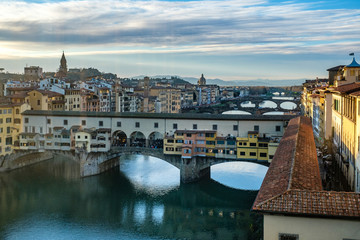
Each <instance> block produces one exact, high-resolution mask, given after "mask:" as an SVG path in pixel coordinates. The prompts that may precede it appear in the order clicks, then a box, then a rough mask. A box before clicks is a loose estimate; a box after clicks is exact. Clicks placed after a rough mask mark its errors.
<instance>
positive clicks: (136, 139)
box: [130, 131, 146, 147]
mask: <svg viewBox="0 0 360 240" xmlns="http://www.w3.org/2000/svg"><path fill="white" fill-rule="evenodd" d="M130 147H146V137H145V135H144V134H143V133H142V132H139V131H136V132H133V133H131V134H130Z"/></svg>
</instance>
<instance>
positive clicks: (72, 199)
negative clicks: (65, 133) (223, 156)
mask: <svg viewBox="0 0 360 240" xmlns="http://www.w3.org/2000/svg"><path fill="white" fill-rule="evenodd" d="M120 169H121V170H120ZM120 169H119V168H118V169H114V170H111V171H109V172H106V173H103V174H101V175H98V176H94V177H88V178H83V179H81V178H79V169H78V166H77V163H75V162H73V161H71V160H67V159H63V158H59V157H58V158H56V159H53V160H49V161H46V162H42V163H40V164H37V165H33V166H30V167H26V168H23V169H20V170H16V171H13V172H10V173H2V174H0V239H125V240H126V239H132V240H134V239H222V240H223V239H259V238H260V237H261V236H262V217H261V216H258V215H256V214H254V213H251V212H250V208H251V206H252V203H253V201H254V199H255V197H256V194H257V191H249V190H239V188H240V189H258V188H259V187H260V185H261V181H262V179H263V177H264V175H265V173H266V170H267V168H266V167H263V166H260V165H256V164H251V163H227V164H220V165H216V166H213V167H212V170H211V175H212V178H213V179H210V180H203V181H200V182H198V183H193V184H180V181H179V179H180V176H179V170H177V169H176V168H175V167H173V166H171V165H169V164H168V163H166V162H164V161H162V160H160V159H157V158H152V157H146V156H139V155H132V156H124V157H122V158H121V165H120ZM226 185H227V186H226ZM229 186H231V187H229ZM236 188H238V189H236Z"/></svg>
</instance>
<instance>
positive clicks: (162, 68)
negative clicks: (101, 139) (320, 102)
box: [0, 0, 360, 80]
mask: <svg viewBox="0 0 360 240" xmlns="http://www.w3.org/2000/svg"><path fill="white" fill-rule="evenodd" d="M0 4H1V5H0V6H1V9H0V12H1V14H0V68H1V67H3V68H5V71H9V72H19V73H21V72H23V69H24V66H26V65H32V66H33V65H35V66H41V67H43V69H44V71H56V70H57V68H58V67H59V61H60V57H61V54H62V51H65V55H66V58H67V62H68V67H69V68H80V67H95V68H98V69H99V70H100V71H104V72H113V73H116V74H118V75H119V76H121V77H131V76H136V75H150V76H151V75H163V74H166V75H180V76H183V77H190V76H192V77H199V76H200V75H201V73H204V75H205V77H207V78H221V79H224V80H250V79H270V80H272V79H274V80H275V79H301V78H316V77H324V76H326V75H327V72H326V69H327V68H330V67H333V66H336V65H340V64H348V63H350V62H351V57H349V53H351V52H355V56H358V59H359V60H360V1H359V0H341V1H339V0H323V1H318V2H317V1H316V0H315V1H312V0H295V1H276V0H229V1H227V0H221V1H216V0H193V1H175V0H172V1H171V0H162V1H150V0H142V1H130V0H125V1H123V0H117V1H114V0H87V1H82V0H70V1H41V0H33V1H9V0H8V1H3V0H0Z"/></svg>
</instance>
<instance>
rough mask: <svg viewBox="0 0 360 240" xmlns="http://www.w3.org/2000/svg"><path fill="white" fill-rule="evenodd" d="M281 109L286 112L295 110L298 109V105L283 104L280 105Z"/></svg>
mask: <svg viewBox="0 0 360 240" xmlns="http://www.w3.org/2000/svg"><path fill="white" fill-rule="evenodd" d="M280 107H281V108H282V109H286V110H294V109H295V108H296V107H297V105H296V103H293V102H283V103H281V104H280Z"/></svg>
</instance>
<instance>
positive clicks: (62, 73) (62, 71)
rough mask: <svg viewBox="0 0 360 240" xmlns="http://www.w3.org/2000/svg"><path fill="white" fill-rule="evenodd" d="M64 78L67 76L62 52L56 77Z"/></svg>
mask: <svg viewBox="0 0 360 240" xmlns="http://www.w3.org/2000/svg"><path fill="white" fill-rule="evenodd" d="M66 76H67V64H66V58H65V54H64V51H63V54H62V56H61V60H60V67H59V71H58V72H57V74H56V77H58V78H64V77H66Z"/></svg>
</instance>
